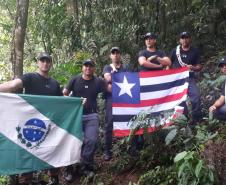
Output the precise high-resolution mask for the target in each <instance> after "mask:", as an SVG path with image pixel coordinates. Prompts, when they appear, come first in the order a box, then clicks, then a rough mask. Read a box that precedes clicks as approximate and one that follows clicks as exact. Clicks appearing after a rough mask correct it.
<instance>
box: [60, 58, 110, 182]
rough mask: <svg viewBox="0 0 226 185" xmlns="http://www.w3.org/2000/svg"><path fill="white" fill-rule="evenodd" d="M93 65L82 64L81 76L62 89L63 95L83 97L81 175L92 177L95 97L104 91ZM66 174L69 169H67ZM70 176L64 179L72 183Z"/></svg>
mask: <svg viewBox="0 0 226 185" xmlns="http://www.w3.org/2000/svg"><path fill="white" fill-rule="evenodd" d="M94 72H95V64H94V62H93V61H92V60H90V59H89V60H86V61H84V62H83V66H82V75H77V76H75V77H73V78H72V79H71V80H70V82H69V83H68V85H67V86H66V87H65V88H64V90H63V94H64V95H65V96H69V95H70V93H71V92H72V94H71V95H72V96H74V97H83V98H84V99H85V100H86V101H85V102H84V101H83V106H84V108H83V117H82V122H83V132H84V139H83V146H82V151H81V162H82V166H81V173H82V174H84V175H86V176H89V177H90V176H93V175H94V173H93V170H94V154H95V151H96V148H97V141H98V135H99V118H98V114H97V95H98V93H101V92H105V91H106V84H105V82H104V80H103V79H101V78H97V77H95V76H94ZM67 170H68V173H72V172H70V170H72V169H70V167H68V169H67ZM71 175H72V174H70V175H69V174H68V175H67V176H66V177H65V179H66V180H67V181H69V182H70V181H72V178H69V177H71Z"/></svg>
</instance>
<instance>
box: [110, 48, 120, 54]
mask: <svg viewBox="0 0 226 185" xmlns="http://www.w3.org/2000/svg"><path fill="white" fill-rule="evenodd" d="M110 52H111V53H114V52H119V53H120V49H119V47H112V48H111V50H110Z"/></svg>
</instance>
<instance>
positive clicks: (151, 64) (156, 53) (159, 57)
mask: <svg viewBox="0 0 226 185" xmlns="http://www.w3.org/2000/svg"><path fill="white" fill-rule="evenodd" d="M144 42H145V46H146V49H144V50H141V51H140V52H139V54H138V62H139V71H155V70H163V69H165V68H168V67H169V66H170V65H171V60H170V58H169V57H167V56H166V54H165V53H164V52H163V51H161V50H158V49H157V36H156V35H155V34H154V33H150V32H149V33H146V34H145V36H144ZM143 143H144V139H143V137H142V136H135V137H134V138H133V140H132V146H131V149H130V153H131V154H132V155H134V156H136V155H138V150H139V149H140V148H141V147H142V146H143Z"/></svg>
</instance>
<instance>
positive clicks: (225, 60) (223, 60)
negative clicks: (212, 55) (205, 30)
mask: <svg viewBox="0 0 226 185" xmlns="http://www.w3.org/2000/svg"><path fill="white" fill-rule="evenodd" d="M223 64H226V56H225V57H224V58H222V59H220V61H219V63H218V67H222V65H223Z"/></svg>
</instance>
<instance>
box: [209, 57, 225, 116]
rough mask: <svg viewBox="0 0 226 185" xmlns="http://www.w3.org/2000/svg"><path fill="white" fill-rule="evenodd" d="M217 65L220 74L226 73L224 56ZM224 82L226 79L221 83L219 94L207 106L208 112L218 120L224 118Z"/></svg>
mask: <svg viewBox="0 0 226 185" xmlns="http://www.w3.org/2000/svg"><path fill="white" fill-rule="evenodd" d="M218 67H220V68H221V72H222V74H223V75H226V56H225V57H224V58H222V59H221V60H220V62H219V65H218ZM225 83H226V81H224V82H223V85H222V90H221V96H220V97H219V98H218V99H217V100H216V101H215V102H214V104H213V105H212V106H210V108H209V112H213V115H214V117H215V118H217V119H219V120H226V104H225V91H226V89H225Z"/></svg>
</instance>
